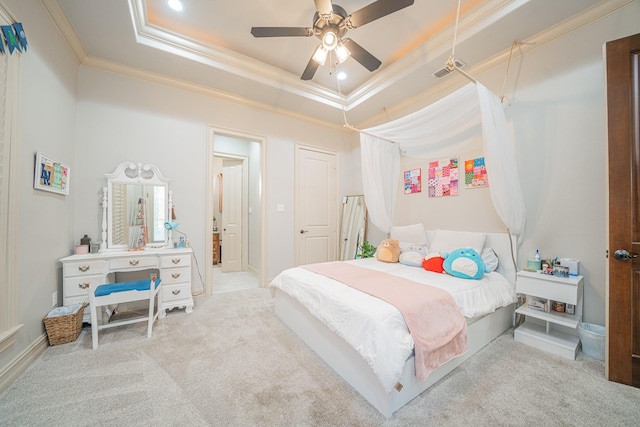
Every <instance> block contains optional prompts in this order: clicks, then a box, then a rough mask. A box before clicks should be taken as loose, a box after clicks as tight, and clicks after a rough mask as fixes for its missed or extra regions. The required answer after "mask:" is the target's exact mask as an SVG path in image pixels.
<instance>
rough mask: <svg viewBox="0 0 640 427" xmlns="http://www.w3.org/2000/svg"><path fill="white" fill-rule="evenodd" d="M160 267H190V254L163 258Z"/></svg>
mask: <svg viewBox="0 0 640 427" xmlns="http://www.w3.org/2000/svg"><path fill="white" fill-rule="evenodd" d="M160 265H161V268H173V267H188V266H190V265H191V254H182V255H172V256H163V257H162V258H161V259H160Z"/></svg>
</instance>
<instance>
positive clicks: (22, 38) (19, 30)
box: [13, 22, 28, 52]
mask: <svg viewBox="0 0 640 427" xmlns="http://www.w3.org/2000/svg"><path fill="white" fill-rule="evenodd" d="M13 28H15V30H16V34H18V40H19V41H20V44H21V45H22V51H23V52H26V51H27V44H28V43H27V35H26V34H25V33H24V28H22V22H16V23H15V24H13Z"/></svg>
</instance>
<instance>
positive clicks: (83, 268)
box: [78, 265, 91, 273]
mask: <svg viewBox="0 0 640 427" xmlns="http://www.w3.org/2000/svg"><path fill="white" fill-rule="evenodd" d="M90 268H91V266H90V265H81V266H80V267H78V270H80V271H82V272H83V273H86V272H87V271H89V269H90Z"/></svg>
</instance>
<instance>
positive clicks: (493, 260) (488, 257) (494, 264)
mask: <svg viewBox="0 0 640 427" xmlns="http://www.w3.org/2000/svg"><path fill="white" fill-rule="evenodd" d="M480 256H482V262H484V265H485V267H487V268H488V269H489V271H496V269H497V268H498V263H499V262H500V261H499V260H498V256H497V255H496V253H495V251H494V250H493V249H491V248H484V249H483V250H482V252H481V253H480Z"/></svg>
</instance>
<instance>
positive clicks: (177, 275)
mask: <svg viewBox="0 0 640 427" xmlns="http://www.w3.org/2000/svg"><path fill="white" fill-rule="evenodd" d="M171 277H173V278H174V279H177V278H178V277H180V273H171Z"/></svg>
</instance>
